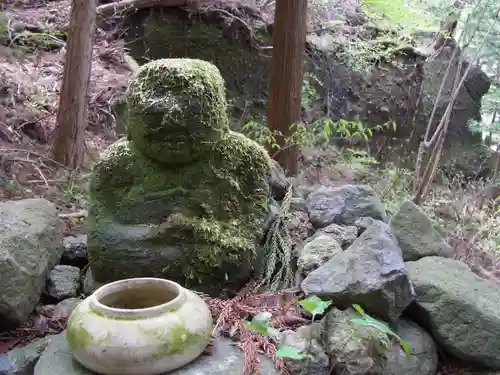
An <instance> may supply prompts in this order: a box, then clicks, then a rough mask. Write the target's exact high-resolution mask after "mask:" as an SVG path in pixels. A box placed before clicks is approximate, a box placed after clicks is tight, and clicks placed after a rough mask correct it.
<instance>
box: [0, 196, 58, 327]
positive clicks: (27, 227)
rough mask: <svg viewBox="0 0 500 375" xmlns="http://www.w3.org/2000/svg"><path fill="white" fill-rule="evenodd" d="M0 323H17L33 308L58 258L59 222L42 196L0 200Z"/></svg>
mask: <svg viewBox="0 0 500 375" xmlns="http://www.w3.org/2000/svg"><path fill="white" fill-rule="evenodd" d="M0 228H1V229H0V286H1V287H0V324H1V325H7V324H13V325H17V324H20V323H22V322H23V321H24V320H25V319H26V318H27V317H28V315H29V314H30V313H31V312H32V311H33V309H34V308H35V305H36V304H37V302H38V300H39V298H40V294H41V293H42V291H43V288H44V286H45V279H46V277H47V274H48V273H49V272H50V270H51V269H52V268H53V267H54V266H55V265H56V264H57V262H58V261H59V259H60V258H61V255H62V252H63V247H62V246H61V241H62V231H61V223H60V221H59V219H58V217H57V209H56V206H55V205H54V204H53V203H51V202H49V201H47V200H45V199H24V200H19V201H7V202H2V203H0Z"/></svg>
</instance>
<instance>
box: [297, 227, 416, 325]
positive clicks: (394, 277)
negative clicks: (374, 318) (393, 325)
mask: <svg viewBox="0 0 500 375" xmlns="http://www.w3.org/2000/svg"><path fill="white" fill-rule="evenodd" d="M301 287H302V290H303V291H304V292H305V293H306V294H307V295H317V296H319V297H323V298H328V299H332V300H333V304H334V305H336V306H338V307H340V308H346V307H349V306H350V305H351V304H354V303H357V304H360V305H361V306H362V307H363V308H365V309H366V310H367V311H368V312H370V313H373V314H376V315H378V316H380V317H383V318H386V319H388V320H391V321H395V320H396V319H397V318H399V317H400V315H401V314H402V312H403V310H404V309H405V308H406V307H407V306H408V305H409V304H410V303H411V301H412V300H413V289H412V287H411V284H410V280H409V277H408V272H407V271H406V268H405V265H404V262H403V257H402V254H401V249H400V248H399V246H398V243H397V240H396V238H395V236H394V234H393V233H392V231H391V228H390V227H389V225H387V224H385V223H383V222H381V221H376V222H375V223H374V224H373V225H372V226H370V227H369V228H368V229H366V231H365V232H363V234H362V235H361V236H360V237H358V238H357V239H356V241H354V243H353V244H352V245H351V246H350V247H349V248H348V249H347V250H345V251H343V252H339V253H337V255H334V256H333V257H332V258H331V259H330V260H328V261H327V262H326V263H324V264H323V265H321V266H320V267H319V268H317V269H316V270H314V271H312V272H311V273H310V274H309V275H308V276H307V277H306V278H305V280H304V281H303V282H302V285H301Z"/></svg>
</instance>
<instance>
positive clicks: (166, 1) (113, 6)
mask: <svg viewBox="0 0 500 375" xmlns="http://www.w3.org/2000/svg"><path fill="white" fill-rule="evenodd" d="M189 2H190V1H189V0H120V1H116V2H113V3H109V4H103V5H100V6H98V7H97V17H98V19H99V20H100V21H102V20H103V19H106V18H108V17H112V16H113V15H115V14H117V13H122V12H127V11H138V10H140V9H144V8H152V7H176V6H183V5H188V3H189Z"/></svg>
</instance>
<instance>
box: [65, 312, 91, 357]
mask: <svg viewBox="0 0 500 375" xmlns="http://www.w3.org/2000/svg"><path fill="white" fill-rule="evenodd" d="M66 340H67V341H68V345H69V347H70V348H71V349H73V350H74V349H81V348H86V347H88V346H89V345H92V343H93V342H94V340H93V338H92V335H91V334H90V333H89V332H88V331H87V330H86V329H85V327H84V322H83V319H82V317H81V316H80V315H76V314H73V315H72V316H71V318H70V319H69V321H68V325H67V327H66Z"/></svg>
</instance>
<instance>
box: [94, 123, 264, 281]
mask: <svg viewBox="0 0 500 375" xmlns="http://www.w3.org/2000/svg"><path fill="white" fill-rule="evenodd" d="M269 170H270V158H269V156H268V154H267V153H266V152H265V150H264V149H263V148H262V147H261V146H259V145H258V144H257V143H255V142H253V141H251V140H250V139H248V138H245V137H244V136H243V135H241V134H238V133H234V132H229V133H227V134H226V136H225V137H223V138H222V139H221V140H219V141H218V142H215V143H213V144H211V145H210V147H209V148H207V150H205V154H204V157H203V158H201V159H200V160H199V161H197V162H195V163H193V164H191V165H188V166H185V167H183V168H174V169H173V168H170V167H166V166H164V165H162V164H159V163H156V162H154V161H152V160H151V159H148V158H146V157H144V156H143V155H142V154H141V153H140V152H139V151H138V150H136V149H135V147H134V145H133V144H132V143H131V142H129V141H127V140H125V139H122V140H120V141H119V142H117V143H115V144H114V145H113V146H111V147H110V149H109V150H108V152H107V153H106V154H105V155H104V156H103V157H102V159H101V161H99V163H97V165H96V166H95V169H94V177H93V179H92V181H91V184H90V198H91V201H92V202H94V204H93V207H92V209H91V214H90V216H89V220H88V224H89V245H90V256H91V258H92V262H93V263H92V267H93V268H92V270H93V275H94V277H95V278H96V280H99V281H111V280H114V279H117V278H123V277H125V276H126V277H138V276H144V275H155V276H158V277H166V278H170V279H174V280H177V281H179V282H181V283H184V285H186V286H188V287H193V286H195V285H205V286H213V287H214V288H216V287H217V286H218V285H221V284H223V283H224V282H225V279H226V278H227V277H228V275H229V277H232V276H234V275H237V274H238V272H240V271H241V269H240V267H244V266H245V267H250V263H251V261H252V259H254V258H255V252H256V242H257V240H258V239H259V237H260V235H261V234H262V233H261V230H262V229H261V226H262V223H263V221H264V218H265V216H266V213H267V202H268V197H269V196H270V188H269V185H268V182H267V176H268V173H269ZM117 222H118V223H119V224H120V225H124V227H122V228H116V223H117ZM137 225H144V226H145V227H143V228H144V230H143V233H142V234H137V241H135V240H131V239H130V238H131V237H132V236H133V235H134V233H139V232H138V230H139V229H138V228H137ZM147 225H160V226H159V227H158V228H155V229H148V228H147ZM128 226H131V227H128ZM102 232H106V236H108V237H107V238H105V239H102V238H101V237H100V236H101V235H100V233H102ZM109 236H113V238H110V237H109ZM123 238H128V239H127V241H128V242H124V240H123ZM108 244H114V245H112V246H110V245H108ZM117 244H119V245H117ZM165 246H171V247H175V248H178V249H179V251H182V253H181V254H179V256H178V257H177V258H176V259H174V260H171V261H167V260H166V259H163V258H162V255H161V251H162V250H161V249H162V248H164V247H165ZM136 248H137V249H139V248H141V249H144V248H149V249H151V250H150V252H149V253H148V252H144V250H141V253H139V252H138V251H136V250H135V249H136ZM122 252H123V255H122ZM127 254H128V255H127ZM130 254H135V255H134V257H135V258H134V259H135V261H134V262H133V264H129V265H128V266H127V264H126V263H127V262H122V259H125V258H126V257H127V256H131V255H130ZM124 257H125V258H124ZM142 258H144V260H142ZM129 263H130V262H129ZM125 268H127V269H125Z"/></svg>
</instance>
